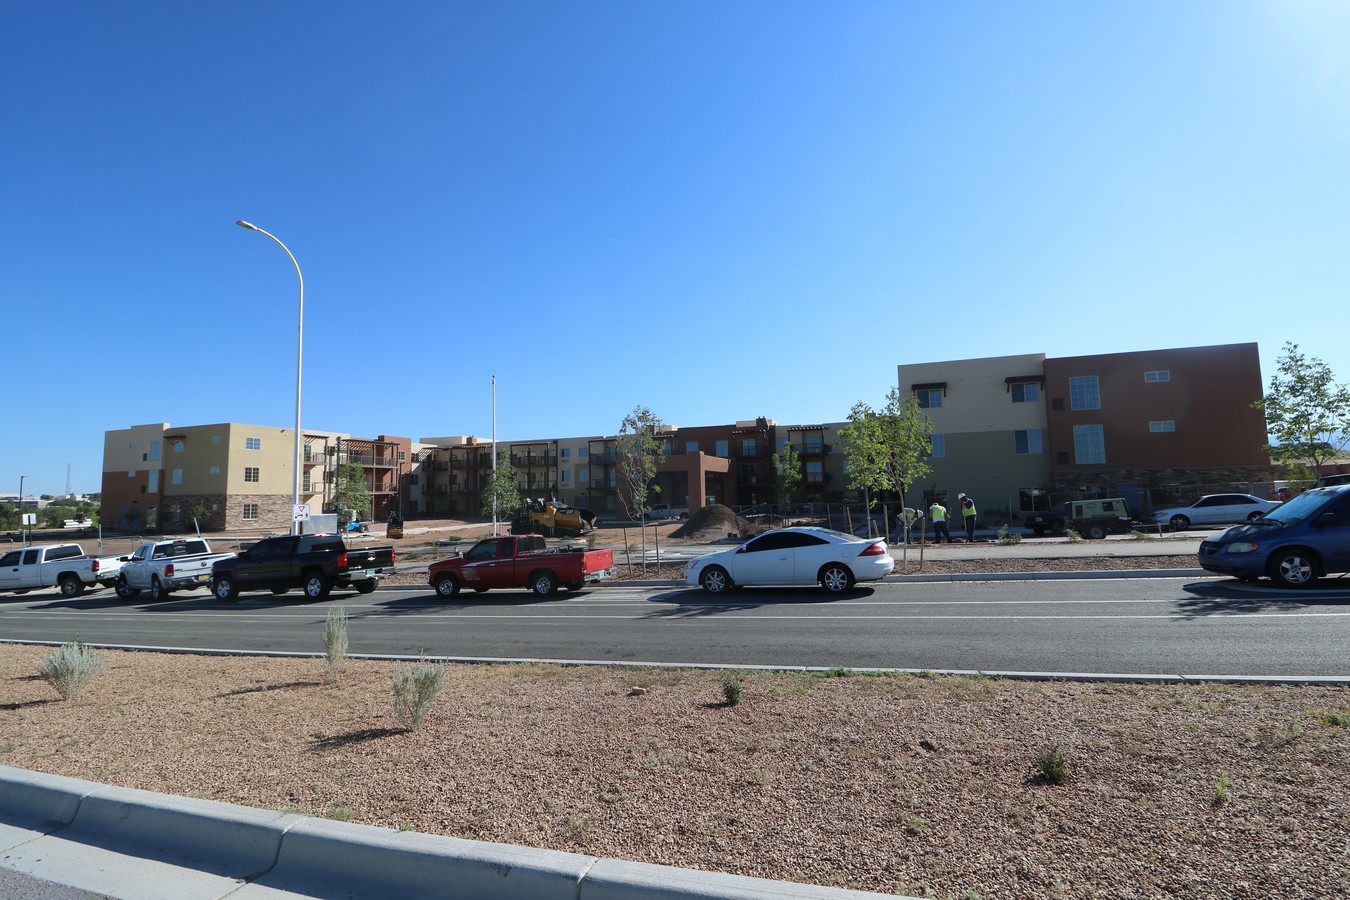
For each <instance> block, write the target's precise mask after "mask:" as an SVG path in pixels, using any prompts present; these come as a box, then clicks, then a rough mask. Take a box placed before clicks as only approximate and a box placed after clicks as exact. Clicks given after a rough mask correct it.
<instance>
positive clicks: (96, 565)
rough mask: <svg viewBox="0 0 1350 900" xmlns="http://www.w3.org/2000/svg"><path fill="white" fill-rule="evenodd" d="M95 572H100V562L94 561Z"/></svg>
mask: <svg viewBox="0 0 1350 900" xmlns="http://www.w3.org/2000/svg"><path fill="white" fill-rule="evenodd" d="M94 571H95V572H97V571H98V560H94Z"/></svg>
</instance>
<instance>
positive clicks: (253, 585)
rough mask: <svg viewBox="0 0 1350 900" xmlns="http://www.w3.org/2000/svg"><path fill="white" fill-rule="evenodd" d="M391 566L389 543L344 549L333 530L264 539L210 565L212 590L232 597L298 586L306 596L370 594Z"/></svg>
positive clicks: (283, 590) (392, 559) (392, 561)
mask: <svg viewBox="0 0 1350 900" xmlns="http://www.w3.org/2000/svg"><path fill="white" fill-rule="evenodd" d="M393 566H394V548H393V547H362V548H360V549H353V548H349V547H348V546H347V545H346V544H344V543H343V542H342V538H341V537H339V536H338V535H336V534H295V535H285V536H283V537H271V538H264V539H263V540H261V541H258V543H256V544H254V545H253V546H252V547H249V548H248V549H247V550H245V551H244V552H242V553H240V554H239V555H238V556H236V557H234V558H232V559H222V560H221V561H219V562H217V563H216V564H215V565H214V566H212V567H211V592H212V593H213V594H215V595H216V598H217V599H218V600H233V599H234V598H235V597H238V596H239V594H240V593H241V592H243V591H271V592H272V593H274V594H284V593H286V592H287V591H289V590H291V589H292V588H301V589H303V590H304V592H305V596H306V597H309V598H310V599H311V600H318V599H321V598H323V597H327V596H328V594H329V592H330V591H332V590H333V588H348V587H349V588H354V589H355V590H357V591H360V592H361V593H363V594H369V593H370V592H371V591H373V590H375V588H376V587H378V586H379V584H380V577H381V575H383V574H384V572H385V570H392V569H393Z"/></svg>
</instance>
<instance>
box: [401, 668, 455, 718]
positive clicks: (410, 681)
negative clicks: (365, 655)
mask: <svg viewBox="0 0 1350 900" xmlns="http://www.w3.org/2000/svg"><path fill="white" fill-rule="evenodd" d="M445 671H446V669H445V663H443V662H441V663H433V662H430V661H428V660H427V658H426V657H423V658H422V659H419V660H418V661H417V662H416V663H414V664H412V665H408V666H405V665H403V664H402V663H398V664H397V665H395V667H394V715H395V716H397V717H398V721H399V723H400V724H401V725H402V726H403V727H404V728H405V729H406V730H408V731H416V730H418V729H419V728H421V727H422V722H423V721H425V720H426V717H427V713H428V712H430V711H431V701H433V700H435V699H436V695H437V694H439V693H440V692H441V685H442V684H444V683H445Z"/></svg>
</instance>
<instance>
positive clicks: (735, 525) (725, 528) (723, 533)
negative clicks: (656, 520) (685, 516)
mask: <svg viewBox="0 0 1350 900" xmlns="http://www.w3.org/2000/svg"><path fill="white" fill-rule="evenodd" d="M764 530H765V529H764V527H763V526H760V525H756V524H755V523H753V522H749V521H747V520H745V519H742V518H741V517H740V516H738V515H736V514H735V513H734V512H732V511H731V509H730V508H729V507H726V506H722V505H721V504H720V503H714V504H712V505H710V506H705V507H703V508H702V509H700V510H699V511H698V512H696V513H694V514H693V515H691V516H690V517H689V521H688V522H685V523H684V524H683V525H681V526H680V527H679V528H677V529H675V530H674V531H672V532H671V533H670V536H671V537H677V538H689V539H691V540H696V541H715V540H717V539H719V538H724V537H727V536H728V535H735V536H736V537H742V538H748V537H754V536H755V535H757V534H759V533H760V532H762V531H764Z"/></svg>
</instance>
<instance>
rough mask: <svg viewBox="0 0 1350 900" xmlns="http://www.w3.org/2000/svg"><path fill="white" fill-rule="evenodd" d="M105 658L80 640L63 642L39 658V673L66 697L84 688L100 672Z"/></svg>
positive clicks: (74, 695)
mask: <svg viewBox="0 0 1350 900" xmlns="http://www.w3.org/2000/svg"><path fill="white" fill-rule="evenodd" d="M103 669H104V662H103V660H102V659H100V658H99V655H98V653H97V651H95V650H94V649H93V648H92V647H90V646H89V645H88V644H86V643H85V642H84V641H82V640H80V638H79V637H78V636H77V637H76V638H75V640H73V641H70V642H69V643H66V644H62V645H61V646H60V647H57V648H56V649H55V650H53V651H52V652H51V653H48V654H47V655H46V656H44V657H42V659H41V660H40V661H39V662H38V674H40V675H41V676H42V677H43V678H45V679H47V682H48V683H49V684H50V685H51V686H52V687H54V688H56V690H57V692H58V693H59V694H60V695H61V696H62V698H64V699H66V700H73V699H74V698H76V697H78V696H79V695H80V694H83V693H84V692H85V689H86V688H88V687H89V685H91V684H93V682H94V679H95V678H97V677H98V676H99V675H101V674H103Z"/></svg>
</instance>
